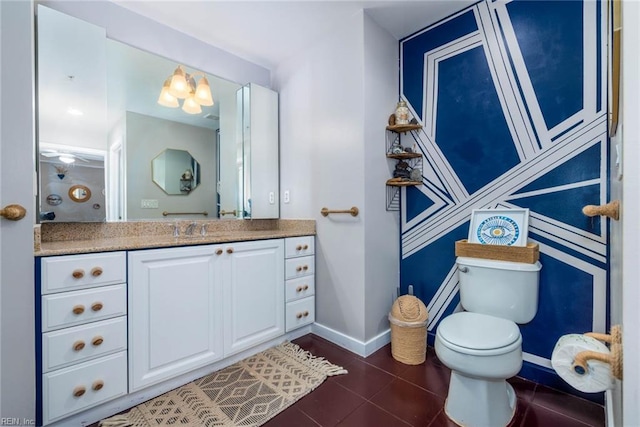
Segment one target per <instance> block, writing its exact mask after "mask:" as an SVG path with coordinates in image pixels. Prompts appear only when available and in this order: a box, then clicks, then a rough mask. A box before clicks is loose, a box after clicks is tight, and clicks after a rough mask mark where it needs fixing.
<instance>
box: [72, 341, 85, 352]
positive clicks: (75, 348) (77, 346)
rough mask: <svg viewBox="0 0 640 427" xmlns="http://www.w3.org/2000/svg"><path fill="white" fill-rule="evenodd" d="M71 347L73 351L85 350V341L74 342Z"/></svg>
mask: <svg viewBox="0 0 640 427" xmlns="http://www.w3.org/2000/svg"><path fill="white" fill-rule="evenodd" d="M71 347H72V348H73V351H80V350H82V349H83V348H84V341H82V340H78V341H76V342H74V343H73V345H72V346H71Z"/></svg>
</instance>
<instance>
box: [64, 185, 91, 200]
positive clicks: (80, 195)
mask: <svg viewBox="0 0 640 427" xmlns="http://www.w3.org/2000/svg"><path fill="white" fill-rule="evenodd" d="M69 198H70V199H71V200H73V201H74V202H77V203H84V202H86V201H87V200H89V199H90V198H91V190H89V187H87V186H86V185H72V186H71V188H69Z"/></svg>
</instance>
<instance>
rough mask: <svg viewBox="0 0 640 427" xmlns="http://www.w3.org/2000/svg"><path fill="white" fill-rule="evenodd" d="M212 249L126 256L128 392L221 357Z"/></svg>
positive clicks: (218, 295) (216, 263) (219, 306)
mask: <svg viewBox="0 0 640 427" xmlns="http://www.w3.org/2000/svg"><path fill="white" fill-rule="evenodd" d="M215 250H216V247H215V246H194V247H183V248H170V249H152V250H145V251H135V252H130V253H129V278H128V287H129V310H128V313H129V387H130V390H129V391H135V390H140V389H141V388H144V387H146V386H149V385H152V384H156V383H158V382H160V381H163V380H166V379H169V378H173V377H176V376H178V375H180V374H183V373H186V372H189V371H192V370H194V369H196V368H200V367H202V366H206V365H208V364H210V363H212V362H214V361H216V360H219V359H221V358H222V334H223V332H222V289H221V286H220V283H221V281H220V277H219V275H220V269H219V261H220V260H221V258H220V255H216V254H215V252H214V251H215Z"/></svg>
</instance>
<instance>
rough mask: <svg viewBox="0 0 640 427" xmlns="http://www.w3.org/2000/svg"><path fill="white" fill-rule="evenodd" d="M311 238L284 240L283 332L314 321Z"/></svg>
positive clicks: (313, 258) (313, 260) (313, 257)
mask: <svg viewBox="0 0 640 427" xmlns="http://www.w3.org/2000/svg"><path fill="white" fill-rule="evenodd" d="M314 254H315V239H314V237H313V236H303V237H289V238H287V239H286V240H285V258H286V259H285V278H286V282H285V289H286V290H285V297H286V312H285V318H286V329H285V331H286V332H289V331H292V330H294V329H296V328H299V327H301V326H304V325H308V324H310V323H313V322H314V320H315V255H314Z"/></svg>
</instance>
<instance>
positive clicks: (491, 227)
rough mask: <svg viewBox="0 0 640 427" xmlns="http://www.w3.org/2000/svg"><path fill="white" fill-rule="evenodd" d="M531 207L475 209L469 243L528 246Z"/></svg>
mask: <svg viewBox="0 0 640 427" xmlns="http://www.w3.org/2000/svg"><path fill="white" fill-rule="evenodd" d="M528 224H529V209H474V210H473V212H472V213H471V225H470V226H469V239H468V241H469V243H480V244H483V245H503V246H526V244H527V232H528Z"/></svg>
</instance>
